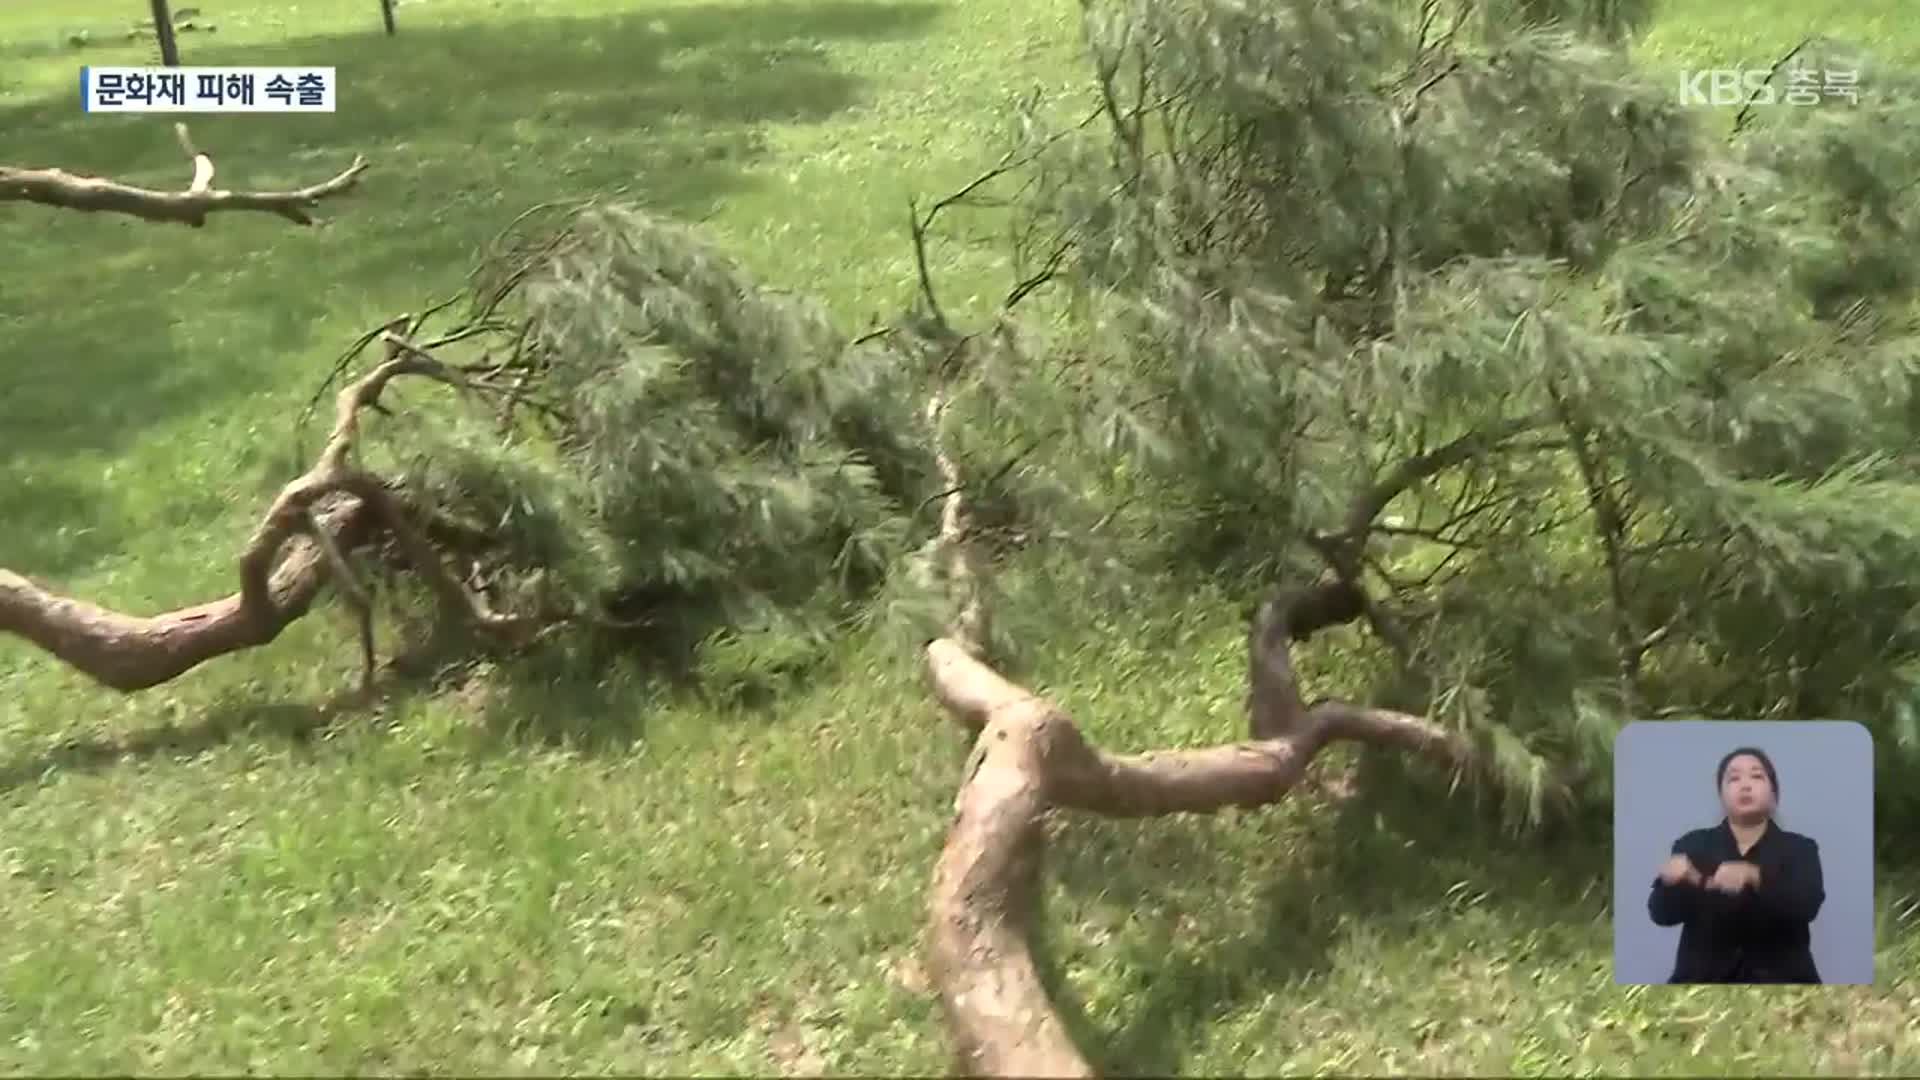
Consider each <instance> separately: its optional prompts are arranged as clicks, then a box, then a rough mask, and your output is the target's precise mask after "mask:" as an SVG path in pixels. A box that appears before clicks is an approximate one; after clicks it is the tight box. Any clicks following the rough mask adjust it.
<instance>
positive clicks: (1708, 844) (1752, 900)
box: [1647, 821, 1827, 983]
mask: <svg viewBox="0 0 1920 1080" xmlns="http://www.w3.org/2000/svg"><path fill="white" fill-rule="evenodd" d="M1673 853H1674V854H1676V855H1685V856H1686V857H1687V858H1689V859H1691V860H1692V861H1693V865H1694V866H1696V867H1698V868H1699V870H1700V873H1701V875H1702V876H1704V877H1712V876H1713V872H1714V871H1715V870H1717V869H1719V867H1720V864H1721V863H1723V862H1729V861H1732V860H1735V859H1744V860H1745V861H1746V862H1750V863H1753V864H1754V865H1756V866H1758V867H1759V868H1760V885H1759V887H1758V888H1757V889H1743V890H1741V891H1740V892H1739V893H1736V894H1734V895H1731V896H1730V895H1728V894H1726V893H1723V892H1719V891H1717V890H1714V889H1708V888H1706V887H1704V886H1701V885H1693V884H1689V883H1686V882H1681V883H1680V884H1678V885H1668V884H1666V883H1664V882H1662V881H1661V880H1660V879H1659V878H1658V877H1655V878H1654V881H1653V895H1652V896H1650V897H1648V898H1647V912H1648V914H1650V915H1652V916H1653V921H1654V922H1655V923H1656V924H1658V925H1660V926H1682V927H1684V929H1682V930H1681V931H1680V948H1679V949H1678V951H1677V952H1676V953H1675V955H1674V964H1673V979H1672V980H1671V981H1673V982H1677V983H1817V982H1819V981H1820V971H1819V969H1818V968H1816V967H1814V964H1813V950H1812V949H1811V948H1810V941H1811V937H1810V934H1809V932H1808V925H1809V924H1810V923H1812V922H1813V917H1814V916H1815V915H1818V914H1819V913H1820V905H1821V904H1822V903H1823V902H1825V900H1826V897H1827V894H1826V887H1825V884H1824V882H1823V881H1822V878H1821V874H1820V845H1819V844H1817V843H1815V842H1814V841H1813V838H1812V837H1808V836H1802V835H1800V834H1799V833H1792V832H1788V831H1787V830H1785V829H1782V828H1780V827H1779V826H1777V825H1774V824H1773V823H1771V822H1769V823H1768V824H1767V830H1766V831H1765V832H1764V833H1761V834H1760V839H1758V840H1756V841H1755V842H1754V844H1753V847H1751V848H1749V849H1748V850H1747V853H1746V855H1744V856H1742V855H1741V854H1740V846H1739V844H1738V843H1737V842H1736V841H1735V840H1734V838H1733V830H1732V829H1730V828H1729V827H1728V826H1727V823H1726V822H1725V821H1722V822H1721V823H1720V824H1719V825H1717V826H1715V827H1713V828H1711V829H1695V830H1694V831H1692V832H1690V833H1687V834H1686V835H1685V836H1682V837H1681V838H1680V839H1678V840H1675V841H1674V842H1673Z"/></svg>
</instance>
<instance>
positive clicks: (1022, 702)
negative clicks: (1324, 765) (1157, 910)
mask: <svg viewBox="0 0 1920 1080" xmlns="http://www.w3.org/2000/svg"><path fill="white" fill-rule="evenodd" d="M943 400H944V399H943V398H942V397H938V396H936V398H935V400H934V403H933V404H931V405H930V406H929V408H928V416H929V418H937V417H938V416H939V413H940V408H941V402H942V401H943ZM934 439H935V442H936V449H939V447H938V443H939V436H938V428H937V426H936V427H935V429H934ZM938 456H939V458H940V460H941V462H942V467H941V471H942V474H943V475H942V481H943V483H944V485H945V486H946V487H947V488H948V494H947V495H946V496H945V497H946V499H947V500H948V501H947V506H946V508H945V509H946V511H947V513H945V514H944V515H943V518H942V527H941V532H940V536H939V538H938V540H937V541H936V543H937V544H939V545H942V546H944V547H945V548H946V549H947V550H946V551H945V556H946V558H947V560H948V563H949V565H950V566H958V565H965V555H964V552H963V551H961V550H959V549H963V548H964V547H965V546H966V539H967V537H966V532H965V526H964V522H965V516H964V512H963V509H962V508H961V507H960V506H959V505H958V502H959V500H960V499H961V494H960V492H961V489H962V485H961V484H960V483H959V482H958V477H957V475H953V474H955V473H957V469H956V467H955V466H954V465H953V463H952V460H951V458H950V457H949V456H948V455H947V454H946V453H945V452H944V450H943V449H940V451H939V455H938ZM949 582H950V583H952V584H960V585H962V586H967V587H972V586H976V585H977V581H976V579H975V578H974V577H972V576H970V575H967V574H950V575H949ZM962 599H963V603H962V606H961V607H960V609H959V612H960V615H959V617H958V618H956V620H955V624H956V625H955V628H954V632H953V633H952V634H951V635H950V636H947V637H942V638H940V639H937V640H935V641H933V642H932V643H931V644H929V645H928V646H927V649H926V657H925V659H926V665H927V672H928V674H929V676H930V678H931V681H932V685H933V692H934V694H935V696H936V697H937V698H938V699H939V701H940V702H941V704H942V705H944V706H945V707H946V709H947V710H948V712H949V713H951V714H952V715H953V716H954V718H955V719H956V720H958V721H959V722H960V723H961V724H962V725H963V726H964V727H965V728H966V729H967V730H968V731H969V732H972V733H974V735H975V742H974V749H973V753H972V756H971V757H970V758H969V760H968V763H967V770H966V779H965V781H964V782H963V783H962V784H961V787H960V792H959V795H958V797H957V799H956V800H955V813H954V818H953V823H952V825H951V826H950V827H949V829H948V832H947V839H946V844H945V846H944V847H943V848H942V850H941V855H940V860H939V863H938V864H937V866H936V867H935V870H934V877H933V887H932V890H931V898H930V902H929V909H930V910H929V921H928V932H927V947H928V953H929V964H928V967H929V970H930V972H931V974H932V977H933V982H934V984H935V986H936V987H937V989H938V992H939V995H940V1002H941V1006H942V1009H943V1011H944V1013H945V1016H946V1020H947V1026H948V1029H949V1031H950V1032H951V1034H952V1038H953V1041H954V1048H955V1051H956V1055H957V1058H958V1066H959V1069H960V1070H961V1071H962V1072H964V1073H967V1074H971V1075H988V1076H1089V1075H1092V1072H1093V1070H1092V1067H1091V1065H1090V1064H1089V1063H1088V1062H1087V1060H1086V1058H1085V1057H1084V1056H1083V1055H1082V1054H1081V1052H1080V1049H1079V1048H1078V1047H1077V1046H1075V1045H1074V1042H1073V1040H1072V1038H1071V1037H1070V1036H1069V1035H1068V1034H1067V1031H1066V1027H1065V1025H1064V1024H1063V1023H1062V1022H1061V1019H1060V1017H1059V1015H1058V1013H1057V1012H1056V1011H1055V1010H1054V1007H1053V1003H1052V1001H1051V999H1050V998H1049V996H1048V994H1047V991H1046V988H1045V986H1044V985H1043V984H1042V982H1041V979H1040V974H1039V971H1038V969H1037V967H1036V966H1035V963H1034V959H1033V953H1032V949H1031V947H1030V945H1029V943H1028V927H1027V919H1028V913H1029V911H1030V909H1031V902H1032V893H1033V889H1034V885H1035V882H1036V879H1037V878H1038V874H1039V867H1040V857H1041V851H1042V847H1043V843H1044V839H1045V832H1044V829H1043V827H1042V822H1043V820H1044V818H1045V815H1046V814H1047V813H1048V812H1049V811H1051V810H1055V809H1075V810H1085V811H1091V812H1094V813H1098V814H1105V815H1108V816H1110V817H1151V816H1158V815H1164V814H1176V813H1209V812H1214V811H1217V810H1220V809H1223V808H1225V807H1229V806H1238V807H1257V806H1263V805H1266V804H1269V803H1272V802H1276V801H1278V800H1279V799H1281V798H1283V797H1285V796H1286V794H1287V793H1288V792H1289V791H1291V790H1292V789H1293V787H1294V786H1295V785H1297V784H1298V783H1299V782H1300V781H1301V779H1302V777H1304V775H1305V774H1306V769H1307V766H1308V765H1309V764H1310V763H1311V762H1312V760H1313V757H1314V755H1315V754H1316V753H1318V752H1319V751H1320V750H1321V749H1323V748H1324V747H1326V746H1327V745H1328V744H1330V743H1332V742H1335V741H1339V740H1352V741H1361V742H1369V743H1375V744H1378V745H1384V746H1392V747H1397V748H1400V749H1404V750H1408V751H1412V752H1415V753H1420V754H1423V755H1427V756H1430V757H1434V758H1437V759H1439V760H1442V761H1444V762H1447V763H1449V764H1451V765H1454V766H1456V767H1459V766H1464V765H1466V764H1467V763H1468V761H1469V756H1470V751H1469V747H1468V744H1467V743H1466V741H1465V740H1464V739H1462V738H1460V737H1459V736H1458V735H1456V734H1454V733H1452V732H1449V731H1447V730H1446V729H1444V728H1442V727H1440V726H1439V725H1436V724H1434V723H1432V722H1431V721H1428V720H1426V719H1424V718H1421V717H1418V716H1412V715H1408V714H1405V713H1400V712H1394V711H1392V710H1388V709H1376V708H1369V707H1366V706H1363V705H1358V704H1353V703H1349V702H1343V701H1322V702H1319V703H1316V704H1314V705H1311V706H1308V705H1307V704H1305V702H1304V699H1303V698H1302V696H1301V694H1300V690H1299V686H1298V684H1297V681H1296V679H1295V675H1294V671H1293V664H1292V660H1291V657H1290V654H1289V649H1290V643H1291V641H1293V640H1295V639H1302V638H1305V637H1307V636H1309V635H1311V634H1312V633H1313V632H1314V631H1315V630H1317V629H1319V628H1321V627H1324V626H1329V625H1333V624H1335V623H1340V622H1345V621H1349V620H1351V619H1354V618H1356V617H1358V616H1359V615H1360V614H1361V612H1362V611H1363V609H1364V607H1365V598H1364V597H1363V596H1362V595H1361V594H1360V592H1359V589H1358V587H1357V586H1356V585H1354V584H1353V583H1352V582H1351V581H1334V582H1329V583H1324V584H1320V585H1316V586H1313V587H1311V588H1308V589H1304V590H1299V591H1283V592H1280V593H1278V594H1276V595H1275V596H1274V597H1273V598H1271V599H1269V600H1268V601H1267V602H1266V603H1264V604H1262V605H1261V607H1260V610H1259V612H1258V614H1257V615H1256V616H1255V618H1254V620H1253V627H1252V630H1251V631H1250V633H1249V634H1248V642H1247V651H1248V660H1247V666H1248V676H1249V684H1250V687H1249V703H1248V714H1249V727H1250V729H1251V730H1250V735H1251V738H1249V739H1247V740H1246V741H1242V742H1237V743H1231V744H1228V745H1223V746H1213V747H1207V748H1203V749H1197V750H1176V751H1161V752H1149V753H1143V754H1114V753H1110V752H1108V751H1105V750H1102V749H1100V748H1098V747H1096V746H1093V745H1092V744H1091V743H1089V742H1088V741H1087V740H1086V739H1085V738H1084V737H1083V736H1082V735H1081V733H1080V730H1079V728H1078V727H1077V726H1076V725H1075V724H1074V722H1073V720H1072V719H1071V718H1070V717H1069V716H1068V715H1067V714H1066V713H1065V712H1064V711H1063V710H1061V709H1060V708H1059V707H1058V706H1057V705H1055V704H1053V703H1052V702H1050V701H1048V700H1047V699H1045V698H1043V697H1040V696H1038V695H1036V694H1034V693H1033V692H1032V691H1030V690H1027V689H1025V688H1023V687H1021V686H1018V685H1016V684H1014V683H1013V682H1011V681H1009V680H1008V679H1007V678H1005V677H1004V676H1003V675H1001V674H1000V673H999V672H997V671H995V670H994V669H993V668H992V667H991V666H990V665H989V664H988V663H987V662H986V661H985V660H984V659H982V655H981V648H980V643H979V641H978V639H977V637H976V636H975V632H974V629H973V627H972V626H971V625H969V624H970V623H971V622H972V620H974V619H976V618H978V617H979V612H978V610H977V605H978V603H979V598H978V596H977V595H968V596H965V597H964V598H962Z"/></svg>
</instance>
